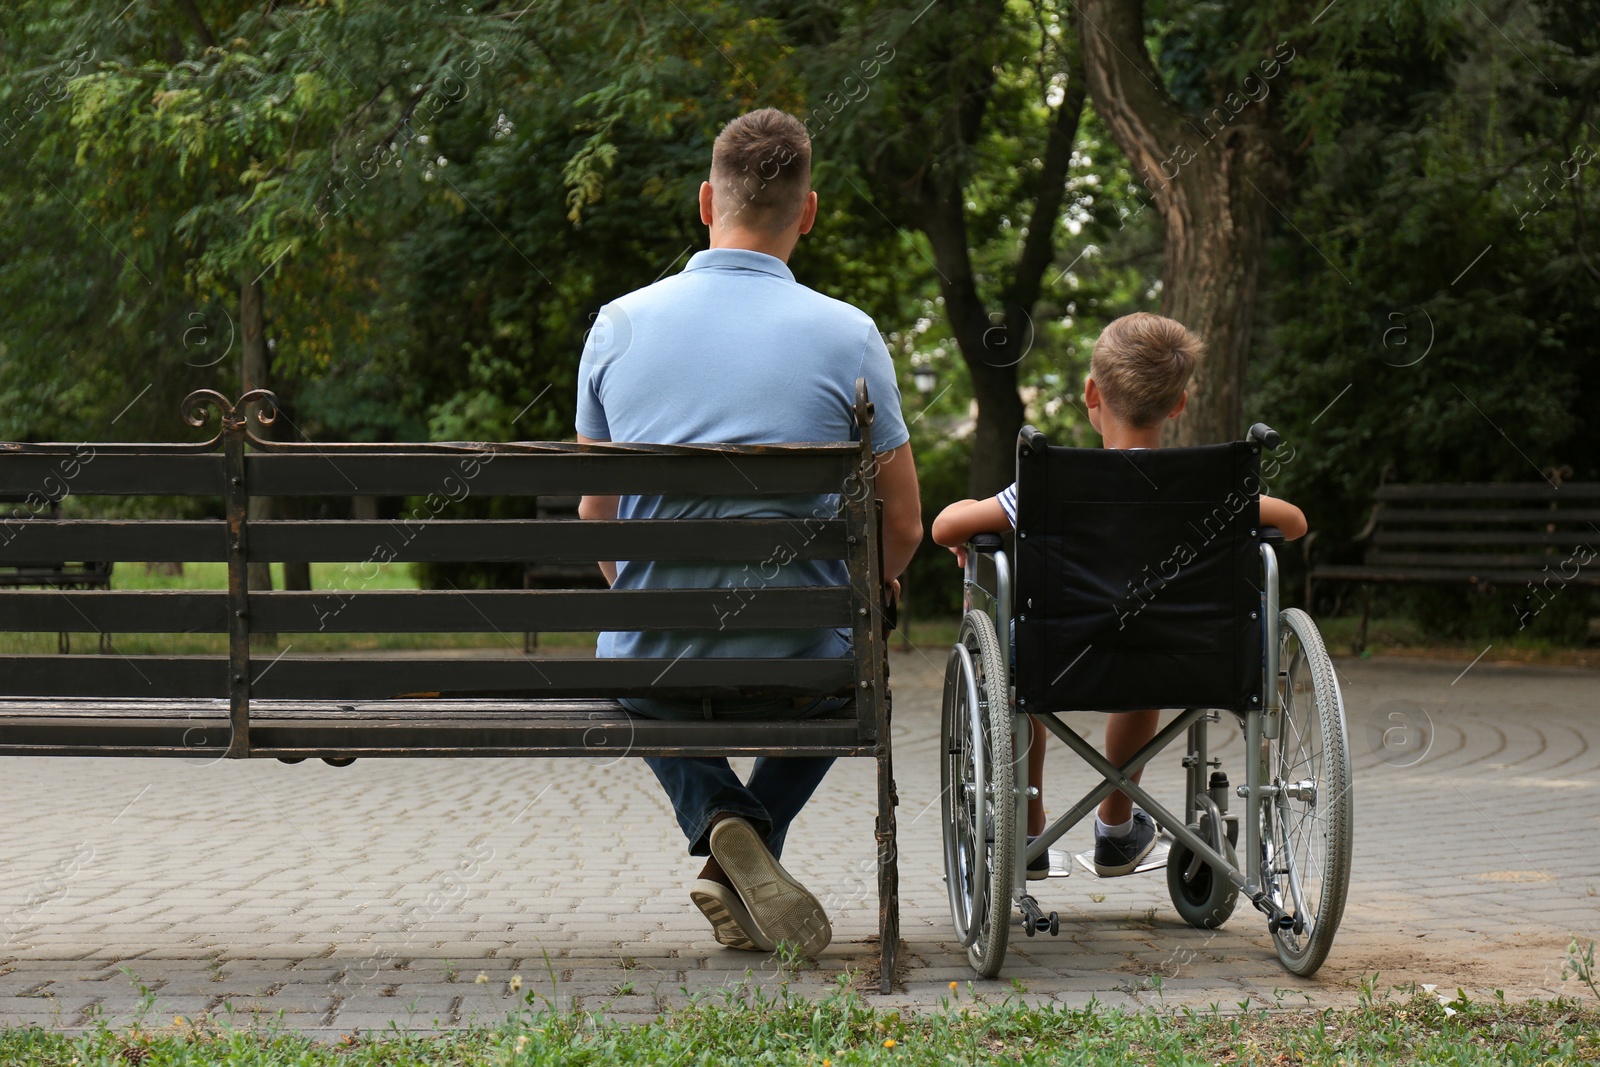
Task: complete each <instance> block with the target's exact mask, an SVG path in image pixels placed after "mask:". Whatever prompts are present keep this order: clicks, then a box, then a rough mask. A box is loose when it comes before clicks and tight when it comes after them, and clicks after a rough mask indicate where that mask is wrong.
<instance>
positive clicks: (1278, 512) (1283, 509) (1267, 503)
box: [1261, 493, 1309, 541]
mask: <svg viewBox="0 0 1600 1067" xmlns="http://www.w3.org/2000/svg"><path fill="white" fill-rule="evenodd" d="M1261 525H1263V526H1276V527H1277V528H1278V529H1280V530H1282V531H1283V536H1284V540H1287V541H1293V540H1294V539H1295V538H1297V537H1304V536H1305V535H1306V530H1307V529H1309V527H1308V525H1307V523H1306V516H1305V512H1303V511H1301V510H1300V509H1299V508H1297V507H1295V506H1294V505H1293V504H1291V503H1289V502H1288V501H1287V500H1278V499H1277V498H1275V497H1270V496H1267V495H1266V494H1265V493H1263V494H1261Z"/></svg>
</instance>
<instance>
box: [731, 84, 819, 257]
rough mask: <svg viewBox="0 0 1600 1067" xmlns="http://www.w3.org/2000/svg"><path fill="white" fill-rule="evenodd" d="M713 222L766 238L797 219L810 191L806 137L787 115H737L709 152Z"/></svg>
mask: <svg viewBox="0 0 1600 1067" xmlns="http://www.w3.org/2000/svg"><path fill="white" fill-rule="evenodd" d="M711 186H712V189H713V190H714V193H713V197H712V199H713V202H714V205H715V208H716V212H717V221H718V222H719V223H720V224H722V225H724V226H727V225H735V226H742V227H746V228H748V229H752V230H762V231H765V232H768V233H774V232H778V231H781V230H784V229H787V228H788V227H789V226H791V225H793V224H794V221H795V219H797V218H799V217H800V212H801V210H802V209H803V208H804V207H805V202H806V194H807V193H809V192H810V191H811V137H810V135H808V134H807V133H806V128H805V124H804V123H802V122H801V121H800V120H799V119H797V118H795V117H794V116H793V115H790V114H788V113H787V112H783V111H779V110H778V109H777V108H774V107H764V108H762V109H761V110H760V111H752V112H750V113H749V114H748V115H740V116H739V117H738V118H736V119H734V120H733V121H732V122H730V123H728V124H727V125H726V126H724V127H723V128H722V132H721V133H719V134H717V140H716V144H714V145H713V146H712V148H711Z"/></svg>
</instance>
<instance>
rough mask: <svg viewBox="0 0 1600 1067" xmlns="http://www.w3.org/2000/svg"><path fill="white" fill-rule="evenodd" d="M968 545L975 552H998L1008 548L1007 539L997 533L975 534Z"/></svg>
mask: <svg viewBox="0 0 1600 1067" xmlns="http://www.w3.org/2000/svg"><path fill="white" fill-rule="evenodd" d="M967 543H968V544H970V545H971V546H972V550H973V551H974V552H998V551H1000V550H1001V549H1002V548H1005V547H1006V542H1005V538H1003V537H1001V536H1000V535H999V534H997V533H981V534H973V535H972V540H971V541H969V542H967Z"/></svg>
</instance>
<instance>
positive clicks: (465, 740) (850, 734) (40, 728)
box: [0, 698, 871, 762]
mask: <svg viewBox="0 0 1600 1067" xmlns="http://www.w3.org/2000/svg"><path fill="white" fill-rule="evenodd" d="M251 712H252V715H251V719H252V722H251V750H252V751H251V755H252V756H254V757H258V758H268V757H275V756H290V757H293V756H310V757H315V756H350V755H354V756H517V755H521V756H528V755H549V756H587V757H590V758H593V759H596V760H600V761H606V762H609V761H610V760H612V759H617V758H621V757H623V756H642V755H693V754H704V755H710V754H714V753H721V754H751V755H754V754H760V753H763V752H782V753H784V754H788V755H801V754H810V755H867V754H870V752H871V744H870V743H866V742H862V741H861V740H860V738H859V737H858V724H857V721H856V719H855V718H854V709H852V708H846V709H843V710H841V711H839V712H836V713H834V714H832V715H829V716H827V717H825V718H814V719H805V720H794V721H783V720H778V721H768V722H751V723H730V722H703V721H694V722H662V721H659V720H653V719H646V718H642V717H639V716H634V715H630V714H629V713H628V712H627V711H626V710H624V709H623V708H622V707H621V705H619V704H617V703H616V702H615V701H612V700H535V701H504V700H471V701H383V702H380V703H365V704H359V705H356V706H354V707H353V708H351V709H349V710H346V709H342V708H339V707H336V706H333V705H331V704H329V703H328V702H318V701H257V702H254V703H253V704H252V708H251ZM227 742H228V715H227V707H226V705H225V704H224V703H223V702H220V701H173V700H165V701H153V700H145V701H134V700H106V701H95V700H83V699H76V700H72V699H69V700H55V701H37V700H23V699H15V698H11V699H4V700H0V755H23V754H31V755H47V754H49V755H97V754H119V755H149V756H175V757H188V758H191V759H215V758H220V757H221V755H222V754H223V753H224V752H225V751H226V749H227Z"/></svg>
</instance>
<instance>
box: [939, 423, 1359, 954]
mask: <svg viewBox="0 0 1600 1067" xmlns="http://www.w3.org/2000/svg"><path fill="white" fill-rule="evenodd" d="M1034 433H1035V434H1036V431H1035V432H1034ZM1023 434H1024V442H1026V440H1027V439H1028V437H1029V431H1028V430H1024V432H1023ZM1251 437H1252V439H1253V440H1255V441H1257V442H1258V443H1262V444H1266V445H1267V446H1268V447H1275V446H1276V444H1277V434H1276V433H1275V432H1273V431H1272V430H1270V429H1269V428H1267V427H1265V426H1263V425H1261V424H1257V425H1256V426H1255V427H1252V428H1251ZM1250 532H1251V533H1252V534H1254V533H1255V531H1254V530H1252V531H1250ZM1282 541H1283V538H1282V535H1281V533H1279V532H1278V531H1276V530H1273V529H1271V528H1264V529H1262V530H1261V544H1260V559H1261V566H1262V577H1263V586H1264V591H1265V614H1266V618H1265V619H1264V620H1263V623H1264V626H1263V630H1264V641H1265V655H1264V657H1263V668H1262V669H1263V671H1264V682H1266V683H1267V684H1265V685H1264V686H1263V694H1264V696H1265V699H1264V701H1263V703H1264V704H1265V706H1264V707H1256V708H1251V709H1248V710H1246V711H1243V712H1234V714H1235V715H1236V716H1237V717H1238V718H1239V720H1240V723H1241V728H1242V732H1243V735H1244V742H1245V752H1246V760H1245V780H1244V783H1243V785H1241V786H1238V787H1237V789H1236V790H1233V791H1232V792H1233V794H1234V795H1235V796H1237V797H1238V798H1240V799H1242V800H1243V801H1244V805H1243V808H1244V813H1245V818H1244V820H1243V822H1244V828H1243V837H1244V862H1243V863H1242V864H1241V863H1240V862H1239V861H1238V860H1237V859H1236V857H1235V853H1234V848H1235V846H1236V845H1237V843H1238V836H1239V831H1238V822H1237V819H1238V816H1237V815H1236V814H1234V813H1230V812H1229V811H1228V801H1229V793H1230V790H1229V788H1228V784H1227V782H1226V776H1225V775H1223V774H1221V773H1220V765H1221V761H1220V760H1218V759H1214V758H1212V757H1211V756H1210V753H1209V750H1208V747H1207V736H1206V730H1207V726H1208V725H1209V724H1210V723H1213V722H1217V721H1219V719H1220V715H1221V713H1220V712H1219V711H1216V710H1211V709H1207V708H1203V707H1188V708H1183V709H1181V710H1180V711H1179V713H1178V715H1177V716H1176V717H1175V718H1173V719H1172V720H1171V721H1170V722H1168V723H1167V724H1166V725H1165V726H1163V727H1162V728H1161V729H1160V730H1158V732H1157V733H1156V735H1155V737H1154V738H1152V739H1151V740H1150V741H1149V742H1148V743H1147V744H1145V745H1144V746H1143V747H1142V748H1140V749H1139V751H1138V752H1137V753H1135V754H1134V755H1133V756H1132V757H1131V758H1130V759H1129V760H1128V761H1127V763H1125V764H1124V765H1122V766H1121V767H1118V766H1116V765H1115V764H1113V763H1111V762H1110V760H1108V759H1107V758H1106V757H1105V756H1103V755H1101V754H1100V752H1098V751H1096V749H1095V748H1094V746H1093V745H1091V744H1090V743H1089V742H1088V741H1087V740H1085V739H1084V738H1083V737H1080V736H1079V735H1078V734H1077V733H1076V732H1075V731H1073V730H1072V729H1071V728H1070V727H1069V726H1067V725H1066V723H1064V722H1062V721H1061V720H1060V718H1059V717H1058V715H1059V714H1060V713H1057V712H1042V713H1041V712H1032V711H1029V710H1026V709H1019V708H1018V706H1017V704H1016V703H1015V691H1014V689H1013V687H1012V676H1013V664H1012V662H1011V658H1012V642H1011V641H1010V640H1009V639H1008V638H1001V637H999V636H997V635H1000V634H1006V635H1009V632H1010V624H1011V620H1012V607H1013V583H1012V573H1011V565H1010V560H1009V559H1008V557H1007V555H1006V553H1005V551H1004V550H1003V548H1002V544H1001V539H1000V538H999V537H998V536H996V535H980V537H978V538H975V539H974V540H973V542H971V543H970V544H969V546H968V556H967V564H966V571H965V575H964V586H965V590H966V597H965V600H966V604H967V606H968V610H967V612H966V617H965V618H964V619H963V623H962V633H961V636H960V637H959V638H958V640H957V643H956V645H955V646H954V647H953V648H952V649H951V654H950V659H949V663H948V667H947V673H946V682H945V701H944V703H945V708H944V746H943V747H944V752H945V756H944V760H945V775H944V779H945V780H944V782H943V783H942V784H943V786H944V789H945V791H944V814H945V857H946V880H947V882H948V885H949V891H950V902H951V913H952V917H953V919H954V921H955V925H956V930H957V935H958V937H959V938H960V939H961V941H962V942H963V944H964V946H965V947H967V948H968V950H969V959H970V962H971V963H972V965H973V967H974V968H975V969H976V970H977V971H978V973H979V974H980V975H982V976H983V977H994V976H995V975H996V974H998V973H999V971H1000V969H1001V965H1002V964H1003V962H1004V957H1005V949H1006V940H1007V934H1008V931H1009V925H1010V922H1009V920H1010V916H1011V914H1012V913H1013V907H1012V906H1013V905H1014V906H1015V908H1017V909H1020V911H1021V913H1022V921H1023V930H1024V932H1025V933H1026V934H1027V936H1028V937H1033V936H1034V934H1035V933H1036V932H1039V931H1045V930H1048V931H1049V932H1050V933H1051V934H1055V933H1057V931H1058V928H1059V919H1058V916H1057V915H1056V913H1054V912H1050V913H1048V914H1047V913H1045V912H1044V910H1043V908H1042V907H1041V906H1040V904H1039V902H1038V901H1037V900H1036V899H1035V898H1034V896H1033V894H1032V892H1031V891H1030V890H1029V886H1028V882H1027V866H1028V862H1029V861H1030V860H1036V859H1037V858H1038V857H1040V856H1044V855H1048V849H1049V847H1050V846H1051V845H1052V844H1053V843H1054V842H1056V841H1057V840H1059V839H1060V838H1061V837H1062V835H1063V834H1065V833H1066V832H1067V831H1068V830H1070V829H1071V828H1072V827H1074V826H1076V825H1077V824H1078V823H1079V822H1080V821H1082V820H1083V819H1084V818H1085V817H1086V816H1088V815H1090V814H1091V813H1092V812H1094V811H1095V810H1096V808H1097V807H1098V805H1099V803H1100V802H1101V801H1102V800H1103V799H1104V798H1105V797H1107V796H1109V795H1110V794H1111V793H1112V792H1113V791H1115V790H1121V791H1122V792H1124V793H1125V794H1127V795H1128V796H1129V797H1130V798H1132V800H1133V801H1134V803H1136V804H1137V805H1139V806H1140V807H1142V808H1143V809H1144V810H1145V811H1146V812H1148V813H1149V814H1150V815H1151V816H1152V817H1153V818H1154V819H1155V821H1156V823H1157V824H1158V826H1159V827H1160V828H1161V829H1163V830H1165V831H1166V832H1167V833H1169V834H1170V835H1171V836H1172V838H1173V845H1172V850H1171V852H1170V854H1169V867H1168V886H1169V889H1170V891H1171V893H1172V898H1173V902H1174V904H1175V906H1177V908H1178V910H1179V913H1180V915H1181V916H1182V917H1183V919H1184V920H1185V921H1186V922H1188V923H1189V924H1190V925H1192V926H1196V927H1201V928H1215V927H1218V926H1220V925H1222V923H1223V922H1224V921H1226V920H1227V918H1228V917H1229V916H1230V915H1231V913H1232V911H1233V907H1234V903H1235V898H1236V895H1237V893H1239V892H1242V893H1243V894H1244V896H1245V897H1246V898H1247V899H1248V900H1249V901H1250V902H1251V903H1252V904H1253V905H1254V906H1255V907H1256V909H1257V910H1259V911H1260V912H1262V913H1263V914H1264V915H1265V916H1266V918H1267V924H1268V929H1269V931H1270V932H1271V935H1272V938H1273V942H1274V945H1275V948H1276V949H1277V954H1278V956H1279V959H1280V961H1281V962H1282V963H1283V965H1284V966H1285V968H1287V969H1288V970H1290V971H1291V972H1293V973H1296V974H1300V975H1310V974H1312V973H1314V972H1315V971H1316V970H1317V969H1318V968H1319V967H1320V966H1321V965H1322V962H1323V961H1324V959H1325V958H1326V956H1327V953H1328V950H1329V948H1330V947H1331V944H1332V939H1333V935H1334V933H1335V932H1336V930H1337V927H1338V923H1339V919H1340V917H1341V915H1342V912H1343V909H1344V901H1345V896H1346V892H1347V889H1348V880H1349V868H1350V845H1351V836H1352V835H1351V830H1352V824H1353V806H1352V801H1353V796H1352V790H1351V783H1350V763H1349V758H1348V749H1349V744H1348V738H1347V733H1346V729H1345V724H1344V710H1343V700H1342V697H1341V696H1340V693H1339V689H1338V682H1337V678H1336V676H1335V674H1334V672H1333V669H1332V664H1331V661H1329V659H1328V656H1327V652H1326V650H1325V648H1324V646H1323V643H1322V639H1321V636H1320V634H1319V633H1318V632H1317V629H1316V626H1315V623H1314V622H1312V620H1311V619H1310V617H1309V616H1308V615H1306V614H1305V613H1304V612H1303V611H1300V610H1298V609H1289V610H1288V611H1284V612H1281V613H1280V611H1279V607H1278V582H1279V571H1278V560H1277V554H1276V551H1275V545H1277V544H1281V543H1282ZM985 558H986V559H988V560H990V561H991V562H992V565H993V568H994V572H995V580H994V588H993V589H992V590H991V589H989V588H987V587H986V586H985V585H984V584H983V583H982V582H981V581H980V580H979V561H980V559H985ZM975 596H976V597H982V598H983V599H984V600H985V601H987V604H986V605H984V607H982V608H980V607H976V606H974V605H973V601H974V599H975ZM1291 640H1292V642H1293V644H1294V645H1295V646H1296V647H1295V649H1294V651H1293V654H1292V656H1291V660H1290V662H1288V663H1287V664H1286V663H1284V662H1283V661H1282V660H1281V654H1282V653H1283V652H1284V650H1285V647H1286V646H1287V645H1289V643H1290V641H1291ZM1302 661H1303V662H1304V664H1305V672H1304V677H1302V676H1300V675H1299V673H1298V672H1297V671H1296V668H1297V666H1298V665H1299V664H1300V663H1301V662H1302ZM980 673H981V674H982V680H981V682H980V680H979V674H980ZM1305 688H1309V691H1310V697H1309V701H1310V703H1309V707H1308V709H1307V710H1308V711H1309V712H1310V714H1311V715H1312V716H1314V717H1315V721H1316V731H1317V738H1316V740H1317V742H1318V752H1319V757H1320V760H1319V767H1318V769H1317V770H1316V771H1315V773H1313V774H1312V775H1311V777H1300V776H1299V775H1298V774H1295V775H1292V777H1293V778H1294V780H1292V781H1291V780H1286V774H1285V772H1286V771H1292V770H1293V767H1295V766H1299V765H1300V764H1299V763H1296V764H1294V765H1293V766H1290V765H1286V764H1284V763H1283V762H1282V760H1281V758H1280V757H1281V756H1282V755H1283V754H1284V753H1285V751H1286V746H1288V745H1289V744H1290V743H1291V741H1292V740H1293V737H1292V735H1295V734H1299V735H1300V737H1301V740H1299V741H1297V742H1294V743H1297V744H1300V745H1301V746H1302V749H1301V751H1302V753H1303V746H1304V744H1305V740H1304V736H1305V733H1306V731H1305V730H1304V729H1303V726H1304V724H1303V723H1300V722H1297V721H1295V716H1294V714H1293V712H1295V711H1297V710H1298V709H1297V708H1290V709H1287V713H1286V707H1285V698H1286V697H1288V698H1289V700H1290V702H1291V703H1293V702H1294V701H1296V700H1297V698H1298V694H1299V693H1301V692H1302V691H1304V689H1305ZM986 695H987V696H986ZM997 699H1003V700H1004V702H1005V704H1004V707H1003V709H1001V713H1000V714H996V713H995V709H994V703H995V701H996V700H997ZM963 705H964V706H965V707H966V714H965V715H963V714H962V707H963ZM1029 719H1034V720H1037V721H1038V722H1039V723H1040V724H1041V725H1042V726H1043V728H1044V729H1046V730H1048V731H1049V732H1050V733H1052V734H1054V735H1055V736H1056V737H1057V738H1059V739H1060V740H1061V741H1062V742H1063V743H1064V744H1065V745H1066V746H1067V747H1068V748H1070V749H1072V751H1074V752H1075V753H1077V755H1078V756H1079V757H1080V758H1081V759H1082V760H1083V761H1084V762H1085V763H1087V764H1088V765H1089V766H1090V767H1092V768H1093V769H1094V770H1095V771H1096V772H1097V773H1098V774H1099V775H1100V776H1101V781H1100V782H1099V783H1098V784H1097V785H1096V786H1094V787H1093V788H1092V789H1090V790H1089V791H1088V792H1087V793H1085V794H1084V795H1083V796H1082V797H1081V798H1080V799H1079V800H1078V801H1077V802H1076V803H1075V804H1073V805H1072V807H1071V808H1069V809H1068V810H1067V811H1066V813H1065V814H1063V815H1061V816H1060V817H1059V818H1057V819H1055V820H1054V821H1053V822H1050V823H1049V824H1048V825H1047V826H1046V828H1045V830H1044V832H1043V833H1041V834H1040V835H1038V837H1036V838H1035V839H1034V840H1033V841H1032V842H1031V843H1026V844H1025V846H1024V845H1023V844H1019V838H1018V833H1017V828H1018V827H1021V828H1023V830H1024V831H1025V829H1026V827H1027V804H1028V799H1029V797H1030V796H1031V795H1035V794H1036V793H1037V789H1036V788H1035V787H1033V786H1032V785H1031V783H1029V781H1028V759H1027V754H1028V748H1029V745H1030V744H1031V743H1032V738H1033V734H1032V730H1031V727H1030V725H1029V722H1028V720H1029ZM963 720H964V721H963ZM963 728H965V730H966V732H967V739H966V742H965V744H963V739H962V736H961V734H960V731H961V730H962V729H963ZM1002 729H1003V730H1004V733H1005V734H1006V735H1008V736H1002V735H1001V731H1002ZM979 731H985V734H984V736H982V738H981V740H980V739H979ZM1286 732H1287V735H1291V736H1286ZM1182 734H1186V735H1187V754H1186V755H1185V757H1184V761H1183V762H1184V766H1185V769H1186V772H1187V774H1186V796H1185V798H1184V809H1183V815H1182V818H1181V819H1180V818H1179V817H1178V816H1177V815H1176V814H1175V813H1174V812H1172V811H1170V810H1168V808H1167V807H1165V806H1164V805H1163V804H1161V803H1160V802H1159V801H1158V800H1157V799H1156V798H1155V797H1154V796H1152V795H1151V793H1150V792H1149V791H1148V790H1147V789H1145V788H1144V787H1142V786H1140V785H1139V784H1138V783H1136V782H1134V781H1133V780H1132V779H1131V777H1130V776H1131V775H1132V774H1133V773H1135V772H1137V771H1139V770H1140V769H1141V768H1143V767H1144V766H1145V765H1146V764H1147V763H1148V762H1149V761H1150V760H1151V759H1152V758H1153V757H1154V756H1155V755H1156V754H1157V753H1159V752H1162V751H1163V750H1165V749H1166V748H1167V747H1169V746H1170V745H1172V744H1173V743H1174V742H1175V741H1177V740H1178V738H1179V736H1180V735H1182ZM1040 740H1041V741H1042V734H1041V737H1040ZM963 761H964V762H963ZM1304 762H1308V761H1307V760H1301V761H1300V763H1304ZM1006 764H1009V770H1008V769H1007V767H1006V766H1005V765H1006ZM963 766H965V767H966V771H965V772H962V767H963ZM958 772H961V773H958ZM1213 772H1217V773H1213ZM1275 772H1276V773H1275ZM964 790H965V791H966V794H964ZM1007 792H1009V793H1010V794H1011V802H1010V803H1005V802H1004V797H1005V794H1006V793H1007ZM979 796H982V797H983V801H982V802H974V799H975V798H976V797H979ZM1319 801H1320V803H1319ZM1292 805H1303V806H1305V805H1308V806H1309V807H1308V808H1307V809H1306V810H1307V811H1309V812H1311V813H1312V814H1309V815H1307V816H1306V818H1307V820H1308V824H1309V823H1315V822H1318V821H1321V822H1323V824H1324V828H1323V831H1322V832H1323V849H1322V851H1323V853H1324V854H1323V856H1321V857H1320V859H1319V862H1317V863H1315V864H1312V863H1309V862H1307V861H1304V860H1302V859H1300V858H1298V857H1297V856H1296V848H1295V839H1294V834H1293V831H1292V829H1291V823H1292V822H1294V820H1295V818H1296V814H1295V811H1294V809H1293V808H1292ZM1319 811H1320V812H1321V815H1320V816H1319V815H1317V814H1315V813H1316V812H1319ZM963 822H965V823H966V824H968V825H965V826H963ZM991 823H992V825H991ZM963 833H965V834H966V836H967V838H968V839H969V842H968V844H967V845H965V846H963V844H962V835H963ZM1304 837H1305V834H1302V842H1303V843H1306V842H1304ZM980 841H981V842H983V845H982V847H981V848H980V847H978V846H977V842H980ZM1020 841H1021V842H1026V837H1025V836H1024V837H1022V838H1021V839H1020ZM1308 845H1309V846H1310V847H1314V842H1309V843H1308ZM1303 864H1304V865H1305V866H1306V867H1308V868H1309V867H1311V866H1316V867H1319V868H1320V872H1319V873H1320V875H1321V877H1320V880H1319V884H1318V886H1317V887H1316V888H1317V894H1316V896H1317V899H1316V900H1314V901H1313V900H1311V899H1309V894H1308V887H1307V885H1306V884H1305V883H1306V877H1307V875H1308V874H1309V873H1311V872H1310V871H1309V870H1305V871H1302V870H1301V869H1300V868H1301V866H1302V865H1303ZM1219 876H1220V877H1219ZM1313 904H1314V905H1315V909H1314V910H1313Z"/></svg>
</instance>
